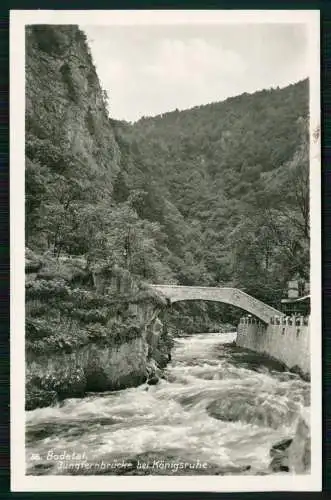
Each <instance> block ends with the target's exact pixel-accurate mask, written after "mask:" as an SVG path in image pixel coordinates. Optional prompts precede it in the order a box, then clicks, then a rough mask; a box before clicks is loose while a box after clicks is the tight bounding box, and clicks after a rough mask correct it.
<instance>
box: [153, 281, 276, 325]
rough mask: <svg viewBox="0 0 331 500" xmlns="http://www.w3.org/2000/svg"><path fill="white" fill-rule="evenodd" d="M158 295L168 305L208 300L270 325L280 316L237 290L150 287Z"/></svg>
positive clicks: (202, 287) (199, 287)
mask: <svg viewBox="0 0 331 500" xmlns="http://www.w3.org/2000/svg"><path fill="white" fill-rule="evenodd" d="M150 286H151V288H152V289H153V290H155V291H156V292H157V293H158V294H160V295H161V296H163V297H165V298H166V299H167V300H168V302H169V303H170V304H173V303H174V302H180V301H184V300H208V301H212V302H223V303H225V304H229V305H232V306H235V307H239V308H240V309H243V310H244V311H247V312H248V313H250V314H252V315H253V316H256V317H257V318H259V319H260V320H261V321H263V322H264V323H266V324H268V323H270V319H271V317H273V316H282V315H283V314H282V313H281V312H280V311H278V310H277V309H275V308H273V307H271V306H268V305H267V304H265V303H264V302H261V301H260V300H258V299H255V298H254V297H252V296H251V295H248V294H247V293H245V292H242V291H241V290H239V289H237V288H221V287H208V286H181V285H150Z"/></svg>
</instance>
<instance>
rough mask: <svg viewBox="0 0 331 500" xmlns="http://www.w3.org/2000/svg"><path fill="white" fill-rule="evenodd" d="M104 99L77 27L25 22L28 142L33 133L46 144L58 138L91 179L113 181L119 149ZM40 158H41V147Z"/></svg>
mask: <svg viewBox="0 0 331 500" xmlns="http://www.w3.org/2000/svg"><path fill="white" fill-rule="evenodd" d="M106 101H107V98H106V97H105V94H104V92H103V91H102V89H101V87H100V83H99V80H98V76H97V74H96V70H95V67H94V64H93V61H92V58H91V55H90V53H89V50H88V47H87V45H86V40H85V35H84V34H83V33H82V32H81V31H80V30H79V29H78V28H77V27H74V26H56V27H54V26H34V27H28V28H27V32H26V128H27V134H28V137H27V139H28V144H29V139H30V140H33V138H34V139H35V140H37V139H39V140H40V141H42V142H44V141H45V142H44V147H46V146H51V145H55V144H58V145H59V146H60V147H61V149H62V150H67V151H70V152H71V155H72V156H73V157H76V158H77V159H80V160H81V161H82V162H84V166H85V170H86V171H90V174H91V176H93V175H95V176H96V179H94V181H95V180H97V179H98V178H101V177H103V178H104V180H108V181H111V180H112V179H113V178H114V176H116V174H117V172H118V163H119V155H120V151H119V147H118V145H117V143H116V140H115V138H114V133H113V130H112V128H111V125H110V122H109V119H108V115H107V109H106V106H107V102H106ZM38 144H40V143H39V141H38ZM31 148H32V146H31ZM36 148H37V146H36ZM32 149H33V148H32ZM43 152H44V153H45V151H43ZM28 153H29V150H28ZM38 159H40V161H41V162H42V163H44V162H45V156H42V155H41V152H40V156H39V158H38ZM49 166H50V165H49ZM91 178H92V177H91Z"/></svg>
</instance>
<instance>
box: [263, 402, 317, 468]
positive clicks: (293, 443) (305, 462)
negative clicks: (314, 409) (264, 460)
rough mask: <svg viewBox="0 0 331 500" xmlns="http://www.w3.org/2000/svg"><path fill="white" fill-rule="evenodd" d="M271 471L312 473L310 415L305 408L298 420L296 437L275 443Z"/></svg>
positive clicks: (271, 452) (272, 449) (272, 450)
mask: <svg viewBox="0 0 331 500" xmlns="http://www.w3.org/2000/svg"><path fill="white" fill-rule="evenodd" d="M270 457H271V458H272V460H271V462H270V470H271V471H272V472H289V473H292V474H307V473H309V471H310V413H309V409H308V408H304V409H303V410H302V411H301V414H300V416H299V419H298V423H297V426H296V430H295V433H294V436H292V437H289V438H285V439H283V440H282V441H280V442H278V443H275V444H274V445H273V446H272V448H271V450H270Z"/></svg>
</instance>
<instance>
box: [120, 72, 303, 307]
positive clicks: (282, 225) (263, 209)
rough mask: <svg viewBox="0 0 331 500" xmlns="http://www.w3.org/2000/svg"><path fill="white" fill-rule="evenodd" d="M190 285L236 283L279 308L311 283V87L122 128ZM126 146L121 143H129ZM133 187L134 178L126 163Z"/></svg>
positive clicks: (149, 205) (150, 205) (175, 261)
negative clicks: (301, 284) (289, 288)
mask: <svg viewBox="0 0 331 500" xmlns="http://www.w3.org/2000/svg"><path fill="white" fill-rule="evenodd" d="M118 126H119V128H120V130H121V133H122V135H124V136H125V137H126V139H127V144H126V147H127V148H129V149H130V151H131V154H132V155H133V157H134V158H135V162H136V163H138V164H143V165H144V173H145V176H143V180H142V189H144V190H145V191H146V192H147V194H146V195H145V198H144V201H145V203H144V205H143V206H141V205H139V206H138V205H136V208H137V210H138V213H139V214H140V216H142V217H147V218H148V219H149V220H153V221H157V222H159V223H160V224H161V225H162V227H163V228H164V230H165V231H166V234H167V236H168V248H169V249H170V251H171V255H170V260H169V265H170V267H171V269H173V270H174V272H175V275H176V278H177V279H178V281H179V282H180V283H182V284H188V285H190V284H201V285H222V284H223V285H233V286H238V287H239V288H242V289H244V290H246V291H247V292H248V293H251V294H252V295H254V296H256V297H258V298H260V299H262V300H264V301H267V302H269V303H273V304H275V305H277V303H278V301H279V299H280V297H281V295H282V293H283V292H284V289H285V288H286V282H287V280H289V279H291V278H293V277H294V276H297V277H298V278H301V279H303V280H304V279H309V151H308V149H309V141H308V81H307V80H306V81H302V82H299V83H298V84H296V85H291V86H289V87H287V88H285V89H277V90H264V91H262V92H256V93H255V94H252V95H248V94H243V95H241V96H238V97H235V98H231V99H227V100H226V101H225V102H221V103H213V104H210V105H207V106H200V107H196V108H194V109H191V110H187V111H181V112H179V111H174V112H171V113H166V114H163V115H161V116H157V117H154V118H142V119H141V120H139V121H138V122H137V123H136V124H134V126H133V127H132V126H128V125H127V126H125V124H119V125H118ZM122 147H123V146H122ZM121 178H122V182H123V178H124V179H125V182H126V184H127V185H128V186H130V188H132V186H134V182H135V179H134V176H133V175H132V169H131V167H130V165H124V166H123V170H122V174H121Z"/></svg>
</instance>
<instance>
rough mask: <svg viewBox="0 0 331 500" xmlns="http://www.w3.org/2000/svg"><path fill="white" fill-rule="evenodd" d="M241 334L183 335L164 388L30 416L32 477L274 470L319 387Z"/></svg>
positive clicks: (66, 404)
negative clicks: (241, 341) (248, 345)
mask: <svg viewBox="0 0 331 500" xmlns="http://www.w3.org/2000/svg"><path fill="white" fill-rule="evenodd" d="M235 336H236V334H235V333H227V334H220V333H204V334H196V335H191V336H190V335H188V336H184V337H181V338H177V339H176V340H175V347H174V349H173V354H172V361H171V363H169V364H168V366H167V368H166V370H165V373H164V378H162V379H160V380H159V382H158V383H157V384H155V385H148V384H144V385H141V386H139V387H136V388H130V389H124V390H121V391H116V392H106V393H93V394H89V395H87V396H86V397H84V398H81V399H67V400H65V401H63V402H62V403H59V404H58V405H57V406H55V407H46V408H39V409H35V410H32V411H28V412H26V464H27V474H32V475H41V474H50V475H54V474H55V475H63V474H66V475H67V474H70V475H73V474H75V475H82V474H84V475H86V474H93V475H96V474H121V475H123V474H128V475H139V474H167V475H173V474H177V475H178V474H181V475H183V474H191V475H192V474H201V475H206V474H250V475H252V474H254V475H257V474H270V473H272V472H273V471H272V470H271V468H270V462H271V460H272V456H273V453H272V452H271V453H270V450H271V448H272V447H273V445H274V444H275V443H277V442H280V441H282V442H283V443H285V445H284V446H285V447H286V446H287V445H288V444H287V440H288V439H289V437H290V436H293V434H294V431H295V428H296V425H297V422H298V416H299V414H300V411H301V410H302V408H304V407H306V408H308V407H309V406H310V384H309V383H308V382H306V381H304V380H302V379H301V378H300V377H299V376H298V375H296V374H292V373H290V372H287V371H284V368H283V366H281V365H278V363H276V362H273V361H271V360H270V359H267V358H264V357H263V356H261V355H260V354H255V353H253V352H251V351H248V350H245V349H242V348H238V347H236V346H235V344H234V342H233V341H234V340H235ZM289 442H290V441H288V443H289ZM276 452H277V450H276ZM274 454H275V453H274ZM279 472H280V473H286V468H285V469H284V470H283V471H282V469H280V471H279Z"/></svg>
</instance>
